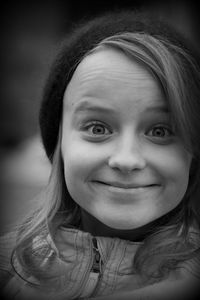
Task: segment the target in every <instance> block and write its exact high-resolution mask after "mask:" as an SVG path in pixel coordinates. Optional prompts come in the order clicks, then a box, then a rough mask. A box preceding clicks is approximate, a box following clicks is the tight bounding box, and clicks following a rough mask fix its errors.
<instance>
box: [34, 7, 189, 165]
mask: <svg viewBox="0 0 200 300" xmlns="http://www.w3.org/2000/svg"><path fill="white" fill-rule="evenodd" d="M122 32H133V33H136V32H143V33H147V34H150V35H152V36H154V37H156V36H158V37H159V38H162V39H167V40H169V41H170V42H171V43H172V44H175V45H178V46H181V47H182V48H188V47H187V46H186V45H187V43H186V41H185V40H184V38H183V37H182V36H181V35H180V34H179V33H177V32H175V30H174V28H171V26H170V25H169V24H167V23H166V22H164V21H163V20H161V19H160V18H156V17H155V16H150V14H149V13H146V12H135V11H127V10H126V11H122V12H112V13H106V14H105V15H103V16H99V17H96V18H94V19H93V20H90V21H87V22H86V23H85V24H79V25H78V26H77V27H76V28H75V29H73V30H72V32H71V34H68V35H67V36H66V38H65V39H64V41H63V42H62V44H61V47H60V50H59V51H58V55H57V57H56V59H55V61H54V63H53V65H52V68H51V70H50V74H49V77H48V79H47V82H46V86H45V88H44V94H43V99H42V103H41V109H40V116H39V121H40V129H41V136H42V141H43V144H44V148H45V151H46V154H47V156H48V158H49V159H50V161H52V157H53V154H54V150H55V147H56V143H57V139H58V132H59V124H60V120H61V115H62V102H63V95H64V92H65V89H66V87H67V85H68V83H69V81H70V79H71V78H72V75H73V72H74V71H75V66H76V65H77V64H78V63H79V62H80V61H81V59H82V58H83V57H84V55H85V54H86V53H87V52H88V51H90V50H91V49H93V48H94V47H95V46H96V45H97V44H98V43H99V42H100V41H102V40H103V39H105V38H107V37H109V36H112V35H115V34H119V33H122Z"/></svg>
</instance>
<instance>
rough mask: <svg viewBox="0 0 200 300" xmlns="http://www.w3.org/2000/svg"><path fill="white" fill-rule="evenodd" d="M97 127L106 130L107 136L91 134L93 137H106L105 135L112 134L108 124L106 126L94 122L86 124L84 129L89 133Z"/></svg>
mask: <svg viewBox="0 0 200 300" xmlns="http://www.w3.org/2000/svg"><path fill="white" fill-rule="evenodd" d="M95 126H99V127H101V128H104V129H105V130H107V131H108V133H106V134H105V133H102V134H94V133H92V132H91V133H90V134H91V135H93V136H104V135H108V134H112V130H111V129H110V127H108V126H107V125H106V124H104V123H102V122H99V121H92V122H90V123H88V124H86V125H85V126H84V128H83V129H84V130H86V131H89V129H92V128H94V127H95Z"/></svg>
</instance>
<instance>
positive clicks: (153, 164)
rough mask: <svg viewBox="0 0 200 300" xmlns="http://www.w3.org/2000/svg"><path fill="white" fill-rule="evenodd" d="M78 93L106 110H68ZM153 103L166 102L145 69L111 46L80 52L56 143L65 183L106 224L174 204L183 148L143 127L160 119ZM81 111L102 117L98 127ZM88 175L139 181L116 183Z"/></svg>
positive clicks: (125, 222) (184, 174)
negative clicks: (122, 185)
mask: <svg viewBox="0 0 200 300" xmlns="http://www.w3.org/2000/svg"><path fill="white" fill-rule="evenodd" d="M82 101H87V102H89V103H90V104H91V105H99V106H101V107H105V108H108V107H109V108H111V109H112V110H113V113H112V114H106V113H105V114H101V113H98V111H97V112H95V113H91V112H90V113H88V112H87V111H86V112H81V113H80V114H76V112H75V111H76V108H77V107H78V105H79V104H80V103H81V102H82ZM161 105H165V106H166V105H167V104H166V101H165V98H164V95H163V93H162V90H161V88H160V86H159V84H158V82H157V81H156V80H155V78H154V77H153V76H152V75H151V74H150V72H149V71H148V70H147V69H145V68H144V67H143V66H142V65H140V64H138V63H137V62H135V61H133V60H131V59H130V58H128V57H126V56H125V55H124V54H123V53H122V52H119V51H117V50H114V49H104V50H101V51H98V52H96V53H93V54H91V55H89V56H87V57H86V58H84V60H83V61H82V62H81V63H80V64H79V66H78V67H77V69H76V71H75V73H74V75H73V77H72V79H71V82H70V83H69V85H68V87H67V89H66V91H65V95H64V109H63V121H62V142H61V151H62V156H63V161H64V173H65V181H66V184H67V188H68V190H69V193H70V194H71V196H72V198H73V199H74V201H76V202H77V203H78V204H79V205H80V207H82V208H83V209H84V210H85V211H86V212H88V213H89V215H91V216H93V217H94V219H96V220H98V221H99V222H101V223H102V224H104V225H106V226H109V227H111V228H115V229H123V230H124V229H127V230H130V229H134V228H137V227H139V226H143V225H145V224H147V223H148V222H151V221H153V220H155V219H156V218H159V217H160V216H162V215H164V214H166V213H167V212H169V211H170V210H172V209H173V208H175V207H176V206H177V205H178V204H179V203H180V201H181V200H182V198H183V196H184V194H185V192H186V190H187V185H188V178H189V169H190V163H191V155H190V154H189V153H188V152H187V151H186V150H185V149H184V147H183V144H182V142H181V140H180V139H179V138H178V137H177V136H174V135H173V136H172V137H167V138H162V137H161V138H155V137H154V136H153V138H152V136H151V135H150V134H149V132H150V131H149V128H151V127H152V126H154V125H155V124H157V123H158V124H160V123H163V122H164V123H165V122H166V118H167V117H166V115H165V114H163V113H158V112H153V108H154V107H157V106H161ZM150 109H152V111H151V112H150ZM88 119H89V120H90V119H92V120H98V121H101V122H103V123H104V124H106V128H108V129H107V131H106V133H103V135H102V136H101V137H96V136H95V137H93V131H92V130H91V128H90V129H85V127H84V129H83V125H84V122H86V120H87V121H88ZM163 120H164V121H163ZM167 120H168V118H167ZM167 122H168V121H167ZM82 124H83V125H82ZM101 128H102V127H100V130H102V129H101ZM95 180H96V181H113V182H114V181H115V182H118V183H119V182H123V183H132V184H134V185H145V188H143V189H137V188H131V189H123V188H122V189H120V188H118V189H117V188H115V187H114V188H112V187H109V186H108V185H104V184H98V183H94V182H93V181H95ZM152 184H155V186H154V187H151V188H150V187H147V186H149V185H152ZM86 218H87V217H86ZM85 221H86V222H87V220H85Z"/></svg>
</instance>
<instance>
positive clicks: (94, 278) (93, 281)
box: [81, 237, 102, 299]
mask: <svg viewBox="0 0 200 300" xmlns="http://www.w3.org/2000/svg"><path fill="white" fill-rule="evenodd" d="M91 242H92V243H91V244H92V245H91V246H92V249H91V250H92V262H91V266H90V269H89V275H88V277H87V280H85V281H84V288H83V290H82V292H81V299H82V298H85V297H90V296H91V294H93V293H94V291H96V287H97V285H98V283H99V280H100V278H101V272H102V258H101V254H100V251H99V248H98V243H97V239H96V238H95V237H93V238H92V241H91Z"/></svg>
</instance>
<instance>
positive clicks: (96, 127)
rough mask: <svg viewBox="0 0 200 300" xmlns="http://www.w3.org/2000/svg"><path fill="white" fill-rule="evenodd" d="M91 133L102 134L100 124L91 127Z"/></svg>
mask: <svg viewBox="0 0 200 300" xmlns="http://www.w3.org/2000/svg"><path fill="white" fill-rule="evenodd" d="M93 133H94V134H103V133H104V130H103V128H102V127H101V126H94V127H93Z"/></svg>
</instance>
